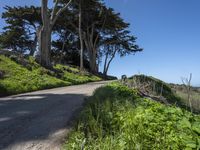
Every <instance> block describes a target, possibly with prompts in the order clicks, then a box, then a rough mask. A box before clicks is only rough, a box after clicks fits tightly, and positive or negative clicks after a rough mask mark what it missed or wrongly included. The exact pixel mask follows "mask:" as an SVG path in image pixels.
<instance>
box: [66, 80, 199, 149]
mask: <svg viewBox="0 0 200 150" xmlns="http://www.w3.org/2000/svg"><path fill="white" fill-rule="evenodd" d="M81 148H82V149H83V148H84V149H85V150H112V149H114V150H135V149H136V150H137V149H144V150H149V149H152V150H160V149H166V150H167V149H169V150H171V149H173V150H180V149H183V150H184V149H187V150H192V149H200V116H199V115H193V114H191V113H190V112H188V111H186V110H183V109H181V108H177V107H175V106H166V105H163V104H161V103H158V102H154V101H151V100H149V99H144V98H141V97H139V96H138V95H137V91H136V90H134V89H129V88H128V87H125V86H122V85H119V84H117V83H113V84H110V85H108V86H106V87H102V88H99V89H97V90H96V92H95V93H94V95H93V96H92V97H91V98H90V99H89V100H88V101H87V102H86V104H85V106H84V108H83V111H82V112H81V113H80V116H79V118H78V119H77V121H76V122H75V125H74V129H73V131H72V132H71V133H70V135H69V137H68V139H67V141H66V143H65V145H64V146H63V149H66V150H68V149H70V150H78V149H81Z"/></svg>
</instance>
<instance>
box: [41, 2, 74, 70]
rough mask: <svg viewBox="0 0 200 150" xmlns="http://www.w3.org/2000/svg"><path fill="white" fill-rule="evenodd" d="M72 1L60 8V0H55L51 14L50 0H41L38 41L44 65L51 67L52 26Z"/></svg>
mask: <svg viewBox="0 0 200 150" xmlns="http://www.w3.org/2000/svg"><path fill="white" fill-rule="evenodd" d="M71 2H72V0H69V1H68V3H66V4H65V5H64V6H63V7H62V8H58V3H59V0H55V2H54V3H55V5H54V7H53V9H52V12H51V15H49V12H48V0H41V16H42V27H41V29H40V30H39V37H38V39H39V42H38V43H39V50H40V63H41V65H42V66H44V67H47V68H51V61H50V50H51V33H52V28H53V26H54V24H55V22H56V21H57V19H58V17H59V16H60V14H61V13H63V12H64V11H65V10H66V9H67V7H68V6H69V5H70V3H71Z"/></svg>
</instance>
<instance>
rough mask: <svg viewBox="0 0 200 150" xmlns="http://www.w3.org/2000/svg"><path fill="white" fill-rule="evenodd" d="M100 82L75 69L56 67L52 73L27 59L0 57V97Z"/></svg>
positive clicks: (92, 76)
mask: <svg viewBox="0 0 200 150" xmlns="http://www.w3.org/2000/svg"><path fill="white" fill-rule="evenodd" d="M99 80H101V79H100V78H99V77H97V76H94V75H92V74H90V73H88V72H85V73H81V72H80V71H79V70H78V69H77V68H72V67H69V66H63V65H56V66H54V69H53V71H52V70H47V69H45V68H43V67H41V66H40V65H39V64H37V63H36V62H35V60H34V58H33V57H29V58H28V59H24V58H19V57H16V56H10V57H6V56H4V55H0V96H5V95H11V94H18V93H24V92H30V91H35V90H41V89H48V88H54V87H61V86H68V85H73V84H81V83H86V82H92V81H99Z"/></svg>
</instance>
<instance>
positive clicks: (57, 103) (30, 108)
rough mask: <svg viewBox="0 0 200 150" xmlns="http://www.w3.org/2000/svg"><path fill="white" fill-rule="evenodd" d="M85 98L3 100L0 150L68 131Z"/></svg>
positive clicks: (36, 96) (55, 96)
mask: <svg viewBox="0 0 200 150" xmlns="http://www.w3.org/2000/svg"><path fill="white" fill-rule="evenodd" d="M84 97H85V95H81V94H32V95H21V96H16V97H13V98H12V99H9V98H3V99H0V149H4V148H8V147H10V146H12V145H13V144H20V143H24V142H29V141H38V140H46V139H48V138H49V137H50V136H52V135H53V134H54V133H56V132H57V131H59V130H62V129H65V128H66V126H67V125H68V123H69V120H70V117H71V116H72V114H73V112H75V111H76V110H77V109H78V108H80V106H81V104H82V103H83V101H84Z"/></svg>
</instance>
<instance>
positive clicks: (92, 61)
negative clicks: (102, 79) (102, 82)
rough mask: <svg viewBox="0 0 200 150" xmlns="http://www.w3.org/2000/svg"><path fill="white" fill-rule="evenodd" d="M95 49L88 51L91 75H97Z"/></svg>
mask: <svg viewBox="0 0 200 150" xmlns="http://www.w3.org/2000/svg"><path fill="white" fill-rule="evenodd" d="M96 52H97V51H96V49H95V48H94V49H93V50H92V51H90V53H91V54H90V71H91V72H92V73H97V72H98V70H97V53H96Z"/></svg>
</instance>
